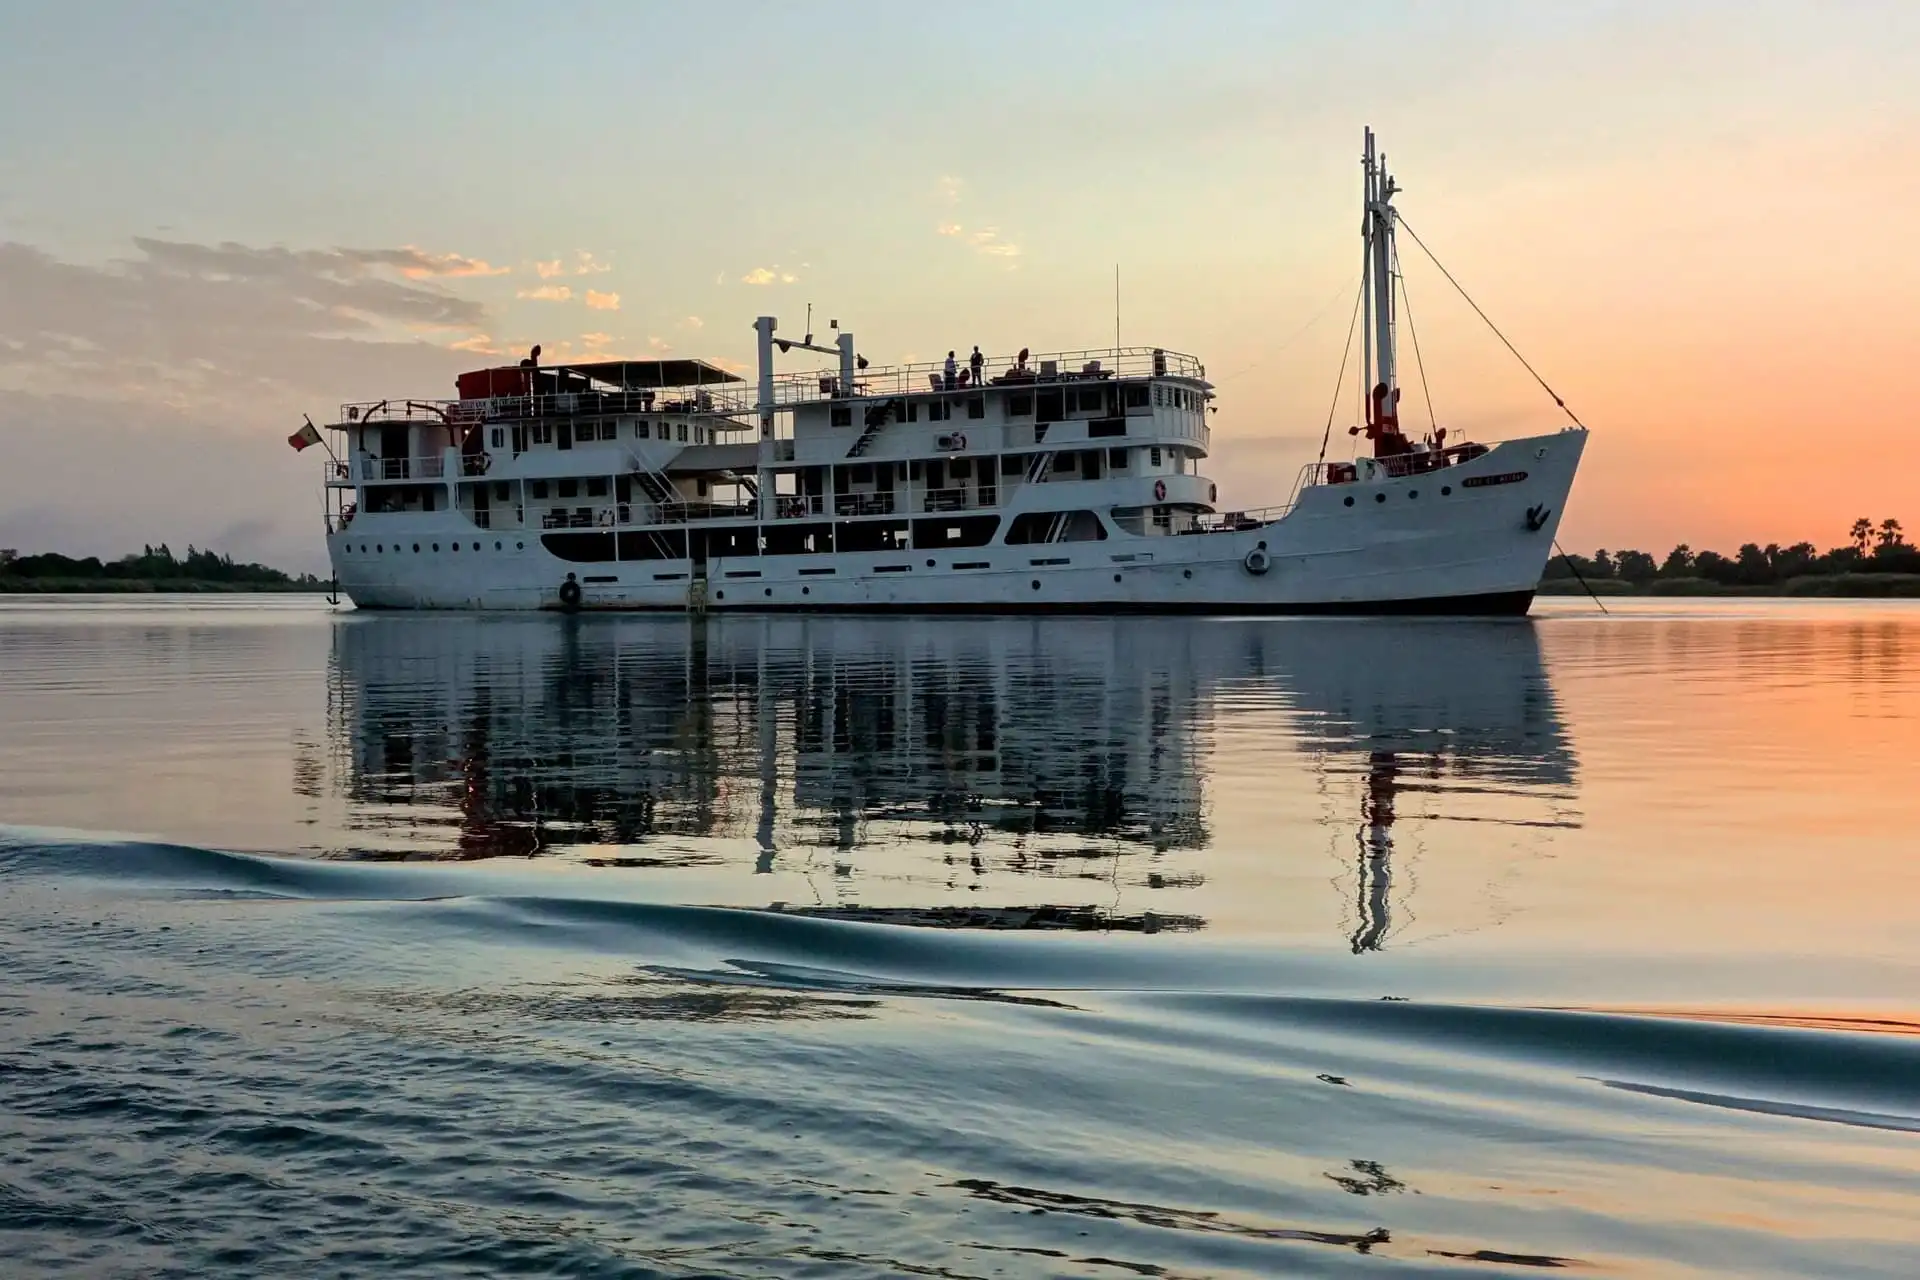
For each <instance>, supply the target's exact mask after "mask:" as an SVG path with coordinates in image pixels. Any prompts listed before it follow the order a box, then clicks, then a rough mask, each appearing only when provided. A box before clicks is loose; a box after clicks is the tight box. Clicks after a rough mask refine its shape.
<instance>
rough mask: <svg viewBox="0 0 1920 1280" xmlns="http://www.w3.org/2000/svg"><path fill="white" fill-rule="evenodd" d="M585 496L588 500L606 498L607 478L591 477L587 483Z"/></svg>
mask: <svg viewBox="0 0 1920 1280" xmlns="http://www.w3.org/2000/svg"><path fill="white" fill-rule="evenodd" d="M587 496H588V497H589V498H604V497H606V496H607V478H606V477H605V476H593V477H592V478H590V479H589V480H588V481H587Z"/></svg>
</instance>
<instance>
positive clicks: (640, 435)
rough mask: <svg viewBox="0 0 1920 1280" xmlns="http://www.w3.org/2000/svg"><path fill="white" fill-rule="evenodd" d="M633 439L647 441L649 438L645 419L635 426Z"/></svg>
mask: <svg viewBox="0 0 1920 1280" xmlns="http://www.w3.org/2000/svg"><path fill="white" fill-rule="evenodd" d="M633 438H634V439H636V440H645V439H646V438H647V420H646V419H645V418H642V419H640V421H638V422H636V423H634V424H633Z"/></svg>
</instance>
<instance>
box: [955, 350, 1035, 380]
mask: <svg viewBox="0 0 1920 1280" xmlns="http://www.w3.org/2000/svg"><path fill="white" fill-rule="evenodd" d="M1027 354H1028V353H1027V349H1026V348H1025V347H1022V348H1020V354H1019V356H1018V357H1017V358H1016V359H1015V360H1014V362H1013V367H1012V368H1010V369H1008V370H1007V371H1006V373H1005V374H1003V375H1001V377H1000V378H998V379H995V381H1007V380H1016V379H1020V378H1030V377H1032V376H1033V375H1032V374H1030V373H1028V372H1027ZM986 368H987V358H986V357H985V356H983V355H981V354H980V344H979V343H977V342H976V343H974V344H973V354H972V355H970V356H968V357H967V367H966V368H964V369H962V368H961V367H960V361H959V359H958V358H957V357H956V356H955V353H954V352H952V351H949V352H947V363H946V368H945V370H944V372H943V375H942V376H943V384H944V386H945V389H946V390H948V391H958V390H960V389H961V388H963V387H969V386H972V387H984V386H986V385H987V373H986Z"/></svg>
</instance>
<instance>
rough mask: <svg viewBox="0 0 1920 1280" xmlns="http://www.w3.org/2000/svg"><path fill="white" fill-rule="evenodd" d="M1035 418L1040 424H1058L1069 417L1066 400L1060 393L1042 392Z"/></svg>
mask: <svg viewBox="0 0 1920 1280" xmlns="http://www.w3.org/2000/svg"><path fill="white" fill-rule="evenodd" d="M1038 406H1039V407H1038V409H1037V411H1036V413H1035V415H1034V416H1035V418H1036V419H1037V420H1038V421H1040V422H1058V421H1060V419H1062V418H1064V417H1066V416H1067V413H1066V400H1065V397H1063V396H1062V395H1061V394H1060V393H1059V392H1058V391H1042V392H1041V393H1040V395H1039V398H1038Z"/></svg>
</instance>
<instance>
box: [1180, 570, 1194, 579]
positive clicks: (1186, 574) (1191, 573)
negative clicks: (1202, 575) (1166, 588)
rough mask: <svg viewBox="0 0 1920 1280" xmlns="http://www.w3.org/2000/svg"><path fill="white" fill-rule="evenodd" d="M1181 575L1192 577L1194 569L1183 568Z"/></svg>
mask: <svg viewBox="0 0 1920 1280" xmlns="http://www.w3.org/2000/svg"><path fill="white" fill-rule="evenodd" d="M1180 576H1181V577H1183V578H1191V577H1192V576H1193V570H1191V569H1182V570H1181V571H1180Z"/></svg>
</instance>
